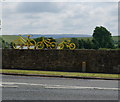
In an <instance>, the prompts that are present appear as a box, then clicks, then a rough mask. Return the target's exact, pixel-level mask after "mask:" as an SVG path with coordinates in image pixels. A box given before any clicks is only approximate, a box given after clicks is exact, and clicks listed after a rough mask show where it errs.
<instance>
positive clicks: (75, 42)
mask: <svg viewBox="0 0 120 102" xmlns="http://www.w3.org/2000/svg"><path fill="white" fill-rule="evenodd" d="M71 42H72V43H74V44H75V45H76V48H79V41H78V39H77V38H71Z"/></svg>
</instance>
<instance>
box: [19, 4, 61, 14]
mask: <svg viewBox="0 0 120 102" xmlns="http://www.w3.org/2000/svg"><path fill="white" fill-rule="evenodd" d="M59 11H60V9H59V8H58V7H57V6H56V5H55V3H51V2H26V3H20V4H19V5H18V7H17V12H21V13H40V12H59Z"/></svg>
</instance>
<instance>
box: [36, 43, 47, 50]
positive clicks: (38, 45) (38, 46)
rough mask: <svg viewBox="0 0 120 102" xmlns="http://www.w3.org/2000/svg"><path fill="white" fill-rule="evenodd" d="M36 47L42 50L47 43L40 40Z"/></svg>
mask: <svg viewBox="0 0 120 102" xmlns="http://www.w3.org/2000/svg"><path fill="white" fill-rule="evenodd" d="M36 47H37V49H40V50H41V49H43V48H44V47H45V45H44V43H43V42H38V43H37V46H36Z"/></svg>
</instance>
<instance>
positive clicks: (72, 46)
mask: <svg viewBox="0 0 120 102" xmlns="http://www.w3.org/2000/svg"><path fill="white" fill-rule="evenodd" d="M64 47H66V48H69V49H70V50H74V49H75V48H76V45H75V44H74V43H71V42H70V40H67V41H63V42H61V43H60V44H58V49H60V50H61V49H64Z"/></svg>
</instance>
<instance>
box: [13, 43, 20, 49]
mask: <svg viewBox="0 0 120 102" xmlns="http://www.w3.org/2000/svg"><path fill="white" fill-rule="evenodd" d="M20 43H21V42H19V41H13V42H12V47H13V48H14V49H22V44H20Z"/></svg>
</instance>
